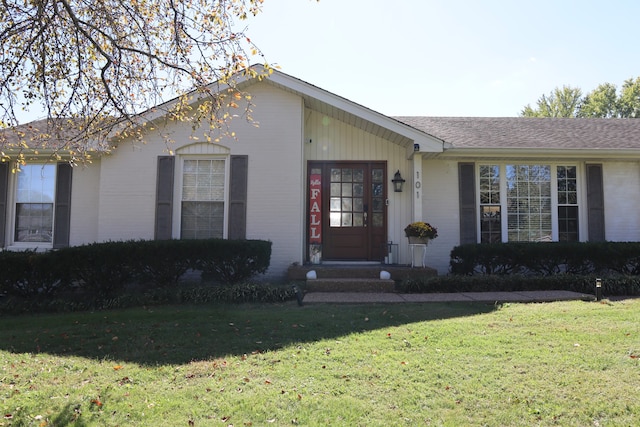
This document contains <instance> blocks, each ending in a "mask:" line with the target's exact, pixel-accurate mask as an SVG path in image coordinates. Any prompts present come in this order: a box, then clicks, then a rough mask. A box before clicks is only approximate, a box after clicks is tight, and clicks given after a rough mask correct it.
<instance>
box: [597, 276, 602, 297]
mask: <svg viewBox="0 0 640 427" xmlns="http://www.w3.org/2000/svg"><path fill="white" fill-rule="evenodd" d="M601 299H602V280H601V279H596V301H600V300H601Z"/></svg>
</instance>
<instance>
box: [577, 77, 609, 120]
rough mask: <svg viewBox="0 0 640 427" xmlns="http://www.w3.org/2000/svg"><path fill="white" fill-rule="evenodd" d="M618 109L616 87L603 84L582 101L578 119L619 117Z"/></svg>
mask: <svg viewBox="0 0 640 427" xmlns="http://www.w3.org/2000/svg"><path fill="white" fill-rule="evenodd" d="M618 109H619V107H618V95H617V89H616V86H615V85H613V84H611V83H603V84H601V85H599V86H598V87H597V88H595V89H594V90H592V91H591V92H589V93H588V94H587V95H585V97H584V98H583V99H582V101H581V104H580V111H579V112H578V117H600V118H610V117H618Z"/></svg>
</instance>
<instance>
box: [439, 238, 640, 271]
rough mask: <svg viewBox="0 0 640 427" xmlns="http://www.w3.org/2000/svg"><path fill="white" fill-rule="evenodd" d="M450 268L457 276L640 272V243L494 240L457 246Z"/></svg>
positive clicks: (454, 249) (452, 253)
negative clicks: (492, 241)
mask: <svg viewBox="0 0 640 427" xmlns="http://www.w3.org/2000/svg"><path fill="white" fill-rule="evenodd" d="M449 267H450V271H451V273H453V274H458V275H475V274H482V275H492V274H497V275H506V274H523V275H542V276H550V275H557V274H561V273H567V274H577V275H585V274H600V275H604V274H620V275H636V274H640V243H638V242H584V243H562V242H541V243H493V244H468V245H461V246H456V247H455V248H453V250H452V251H451V260H450V263H449Z"/></svg>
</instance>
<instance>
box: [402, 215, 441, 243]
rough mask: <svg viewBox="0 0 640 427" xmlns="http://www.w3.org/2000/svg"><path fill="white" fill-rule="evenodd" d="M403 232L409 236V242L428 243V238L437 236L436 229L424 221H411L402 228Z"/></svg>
mask: <svg viewBox="0 0 640 427" xmlns="http://www.w3.org/2000/svg"><path fill="white" fill-rule="evenodd" d="M404 234H405V235H406V236H407V237H408V238H409V243H410V244H423V245H426V244H428V243H429V240H431V239H435V238H436V237H438V229H437V228H435V227H434V226H432V225H431V224H429V223H428V222H424V221H417V222H412V223H411V224H409V225H407V226H406V227H405V229H404Z"/></svg>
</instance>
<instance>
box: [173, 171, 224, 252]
mask: <svg viewBox="0 0 640 427" xmlns="http://www.w3.org/2000/svg"><path fill="white" fill-rule="evenodd" d="M224 200H225V161H224V160H221V159H220V160H217V159H202V160H200V159H199V160H188V159H187V160H184V163H183V172H182V215H181V228H180V230H181V231H180V236H181V238H183V239H208V238H223V236H224V206H225V203H224Z"/></svg>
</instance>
